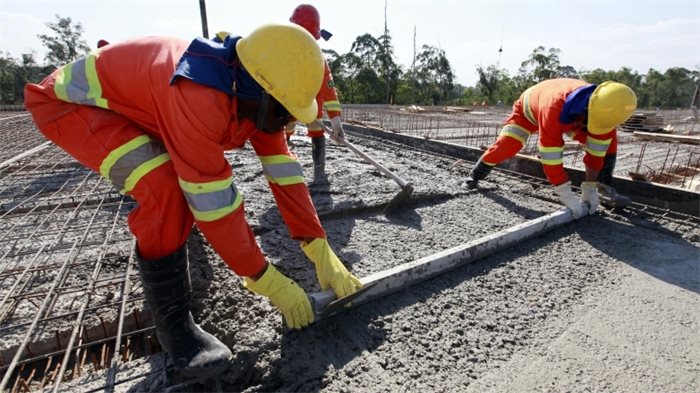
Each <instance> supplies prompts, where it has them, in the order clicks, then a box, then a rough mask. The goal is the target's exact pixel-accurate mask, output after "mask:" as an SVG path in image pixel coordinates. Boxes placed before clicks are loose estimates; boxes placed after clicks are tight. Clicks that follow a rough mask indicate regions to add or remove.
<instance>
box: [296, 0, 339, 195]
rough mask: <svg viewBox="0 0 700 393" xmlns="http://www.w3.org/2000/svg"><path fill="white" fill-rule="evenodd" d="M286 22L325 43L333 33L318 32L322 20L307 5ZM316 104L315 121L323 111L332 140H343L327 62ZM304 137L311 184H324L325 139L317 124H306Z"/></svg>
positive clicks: (325, 178) (336, 96)
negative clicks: (310, 162) (308, 149)
mask: <svg viewBox="0 0 700 393" xmlns="http://www.w3.org/2000/svg"><path fill="white" fill-rule="evenodd" d="M289 21H290V22H292V23H296V24H297V25H299V26H301V27H303V28H304V29H306V31H308V32H309V33H311V35H312V36H314V38H316V40H319V39H320V38H321V37H323V39H324V40H325V41H328V40H329V39H330V38H331V36H332V34H331V33H329V32H328V31H326V30H323V29H321V17H320V15H319V13H318V10H317V9H316V7H314V6H312V5H310V4H301V5H299V6H297V7H296V8H295V9H294V12H292V16H291V17H290V18H289ZM316 101H317V102H318V114H317V116H316V117H317V120H318V122H319V123H320V122H321V120H322V119H323V108H324V107H325V108H326V112H327V113H328V117H329V118H330V119H331V125H332V129H333V134H332V135H331V139H333V140H337V137H338V136H340V137H344V133H343V126H342V123H341V121H340V113H341V109H340V101H338V92H337V91H336V90H335V86H333V76H332V75H331V69H330V67H328V62H326V61H324V74H323V83H322V84H321V89H320V90H319V91H318V95H316ZM294 125H295V122H293V123H290V124H288V125H287V127H286V128H285V133H286V134H287V141H289V139H290V138H291V136H292V134H294ZM306 127H307V134H306V135H307V136H308V137H310V138H311V157H312V159H313V163H314V183H319V184H322V183H327V182H328V178H327V177H326V138H325V135H324V132H323V129H322V128H321V127H320V126H319V125H314V124H307V125H306Z"/></svg>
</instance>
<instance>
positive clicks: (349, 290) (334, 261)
mask: <svg viewBox="0 0 700 393" xmlns="http://www.w3.org/2000/svg"><path fill="white" fill-rule="evenodd" d="M301 249H302V250H304V254H306V256H307V257H308V258H309V259H311V261H312V262H313V263H314V265H316V276H317V277H318V283H319V284H321V289H322V290H324V291H325V290H326V289H328V288H333V291H334V292H335V296H337V297H338V298H341V297H345V296H347V295H350V294H353V293H355V291H357V290H358V289H360V288H362V283H361V282H360V280H358V279H357V277H355V276H353V275H352V274H350V272H349V271H348V269H346V268H345V266H344V265H343V263H342V262H340V260H339V259H338V257H337V256H336V255H335V253H334V252H333V250H331V246H330V245H329V244H328V241H327V240H326V239H322V238H316V239H314V240H313V241H311V243H307V242H302V244H301Z"/></svg>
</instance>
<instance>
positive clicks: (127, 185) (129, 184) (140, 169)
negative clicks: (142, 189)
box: [120, 153, 170, 194]
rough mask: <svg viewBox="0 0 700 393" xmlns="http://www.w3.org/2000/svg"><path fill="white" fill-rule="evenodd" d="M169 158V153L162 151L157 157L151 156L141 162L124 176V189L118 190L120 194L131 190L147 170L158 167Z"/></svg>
mask: <svg viewBox="0 0 700 393" xmlns="http://www.w3.org/2000/svg"><path fill="white" fill-rule="evenodd" d="M168 160H170V155H169V154H168V153H163V154H161V155H159V156H158V157H155V158H152V159H150V160H148V161H146V162H144V163H143V164H141V165H139V166H137V167H136V169H134V170H133V171H132V172H131V174H129V176H128V177H127V178H126V181H125V182H124V189H123V190H121V191H120V192H121V193H122V194H126V193H127V192H131V190H133V189H134V187H136V183H138V182H139V180H141V178H142V177H144V176H146V175H147V174H148V172H150V171H152V170H154V169H156V168H158V167H159V166H161V165H163V164H165V163H166V162H168Z"/></svg>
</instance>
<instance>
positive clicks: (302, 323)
mask: <svg viewBox="0 0 700 393" xmlns="http://www.w3.org/2000/svg"><path fill="white" fill-rule="evenodd" d="M243 285H244V286H245V287H246V288H248V289H250V290H251V291H253V292H255V293H257V294H258V295H263V296H267V297H268V298H269V299H270V301H271V302H272V304H274V305H275V306H277V308H279V309H280V311H282V315H284V319H285V320H286V321H287V326H289V327H290V328H294V329H301V328H303V327H306V326H308V325H309V324H310V323H311V322H313V321H314V313H313V311H312V310H311V302H310V301H309V297H308V296H307V295H306V292H304V290H303V289H301V288H300V287H299V286H298V285H297V283H295V282H294V281H293V280H292V279H290V278H287V277H286V276H285V275H284V274H282V273H280V272H279V271H278V270H277V269H276V268H275V267H274V266H273V265H272V264H268V265H267V270H265V273H263V275H262V276H261V277H260V278H259V279H258V280H257V281H254V280H253V279H251V278H250V277H246V278H244V279H243Z"/></svg>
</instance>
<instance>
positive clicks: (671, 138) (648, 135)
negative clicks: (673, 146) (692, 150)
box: [634, 131, 700, 145]
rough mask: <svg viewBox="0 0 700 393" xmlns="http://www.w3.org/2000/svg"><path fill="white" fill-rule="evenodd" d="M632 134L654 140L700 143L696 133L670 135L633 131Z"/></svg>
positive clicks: (699, 137)
mask: <svg viewBox="0 0 700 393" xmlns="http://www.w3.org/2000/svg"><path fill="white" fill-rule="evenodd" d="M634 136H636V137H637V138H640V139H648V140H654V141H666V142H681V143H692V144H695V145H700V136H697V135H670V134H656V133H651V132H640V131H635V132H634Z"/></svg>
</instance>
